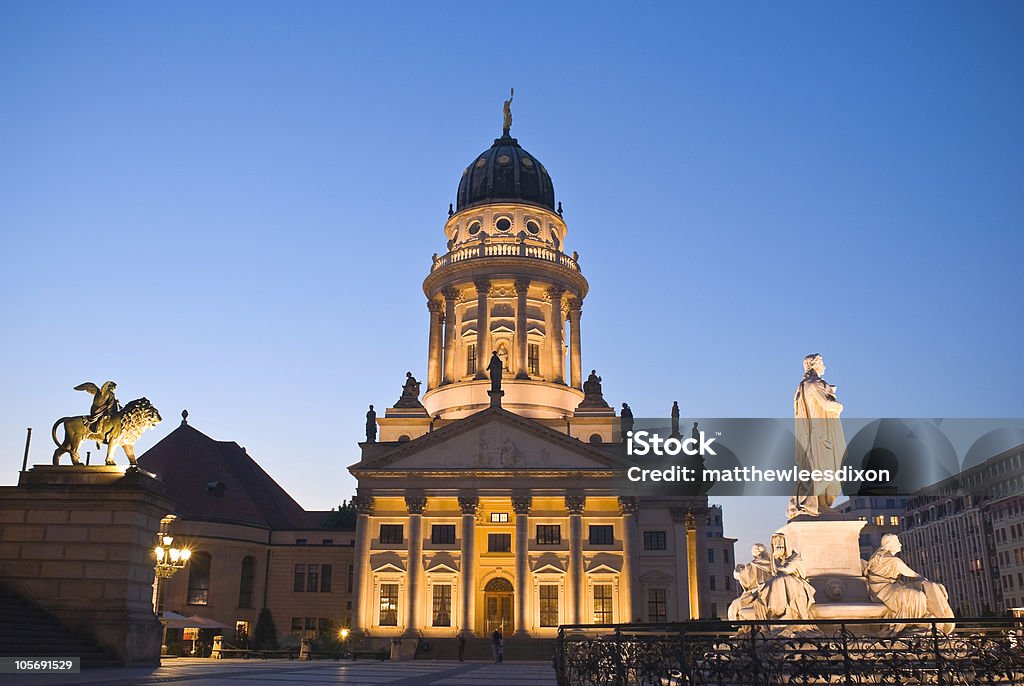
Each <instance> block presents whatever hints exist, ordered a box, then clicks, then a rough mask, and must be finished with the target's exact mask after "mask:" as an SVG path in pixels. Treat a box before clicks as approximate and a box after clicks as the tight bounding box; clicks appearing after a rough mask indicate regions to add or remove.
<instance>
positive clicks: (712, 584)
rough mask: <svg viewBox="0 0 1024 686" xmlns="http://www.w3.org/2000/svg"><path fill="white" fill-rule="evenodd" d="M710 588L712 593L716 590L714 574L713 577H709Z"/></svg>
mask: <svg viewBox="0 0 1024 686" xmlns="http://www.w3.org/2000/svg"><path fill="white" fill-rule="evenodd" d="M708 588H710V589H711V590H712V591H714V590H715V575H714V574H712V575H711V576H709V577H708Z"/></svg>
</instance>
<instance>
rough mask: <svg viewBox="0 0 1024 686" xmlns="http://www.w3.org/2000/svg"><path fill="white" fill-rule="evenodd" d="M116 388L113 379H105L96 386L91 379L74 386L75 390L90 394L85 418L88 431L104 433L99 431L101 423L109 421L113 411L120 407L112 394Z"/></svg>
mask: <svg viewBox="0 0 1024 686" xmlns="http://www.w3.org/2000/svg"><path fill="white" fill-rule="evenodd" d="M116 389H117V384H116V383H114V382H113V381H107V382H106V383H104V384H103V385H102V386H97V385H96V384H94V383H93V382H91V381H86V382H85V383H80V384H78V385H77V386H75V390H76V391H86V392H87V393H89V394H90V395H92V407H90V408H89V416H88V418H87V419H86V425H87V426H88V428H89V431H91V432H93V433H105V432H104V431H101V429H102V428H103V427H102V426H101V425H102V424H104V423H105V420H106V421H109V420H110V418H112V417H113V416H114V413H116V412H117V411H118V410H120V409H121V403H119V402H117V398H116V397H115V396H114V391H115V390H116Z"/></svg>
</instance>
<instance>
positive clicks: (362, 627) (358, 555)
mask: <svg viewBox="0 0 1024 686" xmlns="http://www.w3.org/2000/svg"><path fill="white" fill-rule="evenodd" d="M352 504H353V505H355V508H356V547H355V552H354V556H353V557H354V559H353V560H352V633H353V634H357V635H358V634H362V633H364V632H365V631H366V629H367V628H368V627H369V626H370V624H371V620H370V608H371V607H372V605H373V603H372V600H371V599H370V597H369V596H370V589H371V588H373V577H372V575H371V574H370V538H371V537H372V535H373V534H372V531H371V523H370V516H371V515H372V514H373V497H372V496H367V495H357V496H355V497H353V498H352Z"/></svg>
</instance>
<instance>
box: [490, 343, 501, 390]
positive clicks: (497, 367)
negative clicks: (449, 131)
mask: <svg viewBox="0 0 1024 686" xmlns="http://www.w3.org/2000/svg"><path fill="white" fill-rule="evenodd" d="M504 372H505V364H504V363H503V362H502V361H501V357H500V356H499V355H498V351H497V350H495V351H494V352H492V353H491V361H490V362H489V363H488V364H487V374H488V376H489V378H490V379H491V390H492V391H500V390H501V375H502V374H503V373H504Z"/></svg>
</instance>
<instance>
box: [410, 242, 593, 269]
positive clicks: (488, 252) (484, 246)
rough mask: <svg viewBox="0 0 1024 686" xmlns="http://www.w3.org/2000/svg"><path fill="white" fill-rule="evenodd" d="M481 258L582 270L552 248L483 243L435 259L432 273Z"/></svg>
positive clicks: (570, 259)
mask: <svg viewBox="0 0 1024 686" xmlns="http://www.w3.org/2000/svg"><path fill="white" fill-rule="evenodd" d="M574 254H575V253H574ZM481 257H526V258H529V259H533V260H543V261H544V262H553V263H555V264H558V265H561V266H563V267H565V268H566V269H571V270H572V271H574V272H578V271H579V270H580V266H579V265H578V264H577V263H576V260H574V259H573V258H572V257H570V256H569V255H566V254H565V253H563V252H560V251H558V250H552V249H551V248H545V247H543V246H539V245H527V244H525V243H481V244H479V245H472V246H468V247H465V248H459V249H457V250H453V251H452V252H449V253H447V254H444V255H440V256H438V257H436V258H434V264H433V265H432V266H431V268H430V271H432V272H433V271H436V270H438V269H441V268H442V267H447V266H448V265H452V264H455V263H457V262H464V261H466V260H475V259H478V258H481Z"/></svg>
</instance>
